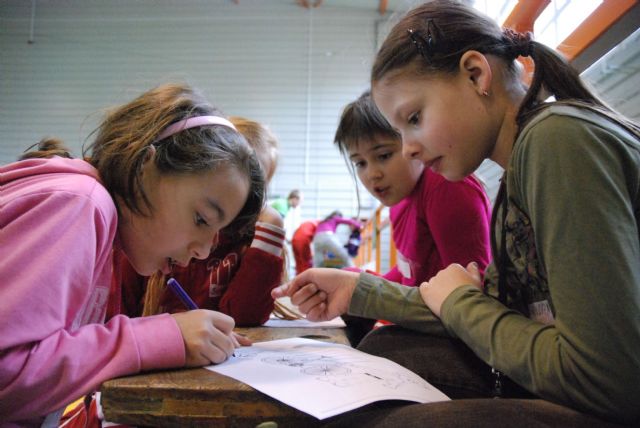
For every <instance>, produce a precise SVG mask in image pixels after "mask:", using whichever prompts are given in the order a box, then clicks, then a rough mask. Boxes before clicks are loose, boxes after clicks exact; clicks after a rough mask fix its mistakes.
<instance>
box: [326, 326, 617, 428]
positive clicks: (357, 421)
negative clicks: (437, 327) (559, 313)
mask: <svg viewBox="0 0 640 428" xmlns="http://www.w3.org/2000/svg"><path fill="white" fill-rule="evenodd" d="M358 349H359V350H361V351H364V352H367V353H369V354H373V355H377V356H380V357H385V358H388V359H390V360H392V361H395V362H396V363H398V364H400V365H402V366H404V367H406V368H408V369H409V370H411V371H413V372H415V373H417V374H418V375H419V376H421V377H422V378H424V379H426V380H427V381H428V382H429V383H431V384H432V385H434V386H435V387H436V388H438V389H440V390H441V391H442V392H444V393H445V394H447V395H448V396H449V397H450V398H451V399H452V400H451V401H445V402H439V403H428V404H415V403H407V402H404V401H402V402H401V401H384V402H377V403H372V404H370V405H368V406H365V407H362V408H360V409H356V410H353V411H351V412H348V413H345V414H342V415H338V416H335V417H333V418H330V419H327V420H326V426H328V427H368V428H369V427H380V428H382V427H389V428H391V427H393V428H395V427H400V428H413V427H448V428H449V427H465V428H468V427H491V428H497V427H576V428H592V427H593V428H596V427H598V428H608V427H620V426H621V425H617V424H613V423H610V422H606V421H603V420H601V419H599V418H596V417H594V416H591V415H587V414H584V413H580V412H578V411H575V410H573V409H570V408H568V407H564V406H561V405H558V404H554V403H551V402H549V401H545V400H542V399H539V398H537V397H535V396H533V395H532V394H530V393H529V392H527V391H525V390H524V389H522V388H521V387H519V386H518V385H516V384H515V383H513V382H512V381H510V380H509V379H507V378H505V377H504V376H502V377H501V386H502V388H501V390H502V397H503V398H494V395H495V391H496V390H495V380H496V378H495V375H494V374H492V372H491V368H490V367H489V366H488V365H487V364H485V363H484V362H483V361H482V360H480V359H479V358H478V357H476V356H475V354H473V352H472V351H471V350H470V349H469V348H468V347H467V346H466V345H465V344H464V343H462V342H461V341H459V340H456V339H452V338H446V337H436V336H427V335H424V334H421V333H416V332H413V331H410V330H406V329H403V328H402V327H399V326H395V325H392V326H385V327H381V328H378V329H376V330H373V331H372V332H371V333H369V334H368V335H367V336H365V337H364V339H363V340H362V341H361V342H360V345H359V346H358Z"/></svg>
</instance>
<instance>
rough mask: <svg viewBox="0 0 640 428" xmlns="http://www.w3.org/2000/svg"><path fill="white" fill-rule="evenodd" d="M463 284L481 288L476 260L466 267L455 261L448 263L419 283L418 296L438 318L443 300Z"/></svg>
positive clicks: (480, 278) (480, 277)
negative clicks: (429, 277)
mask: <svg viewBox="0 0 640 428" xmlns="http://www.w3.org/2000/svg"><path fill="white" fill-rule="evenodd" d="M463 285H473V286H475V287H478V288H479V289H482V276H481V275H480V271H479V270H478V265H477V264H476V262H471V263H469V264H468V265H467V268H466V269H465V268H464V267H463V266H461V265H459V264H457V263H453V264H450V265H449V266H447V267H446V268H444V269H442V270H441V271H440V272H438V273H437V274H436V276H434V277H433V278H431V279H430V280H429V281H427V282H423V283H422V284H420V296H422V300H424V303H426V305H427V306H428V307H429V309H431V312H433V314H434V315H435V316H437V317H438V318H440V311H441V310H442V304H443V303H444V301H445V300H446V299H447V297H449V294H451V293H452V292H453V290H455V289H456V288H458V287H461V286H463Z"/></svg>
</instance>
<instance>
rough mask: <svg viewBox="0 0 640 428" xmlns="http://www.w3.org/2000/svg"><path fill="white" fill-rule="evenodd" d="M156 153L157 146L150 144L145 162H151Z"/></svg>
mask: <svg viewBox="0 0 640 428" xmlns="http://www.w3.org/2000/svg"><path fill="white" fill-rule="evenodd" d="M155 155H156V146H154V145H153V144H149V145H148V146H147V153H145V155H144V163H147V162H149V161H150V160H151V159H153V157H154V156H155Z"/></svg>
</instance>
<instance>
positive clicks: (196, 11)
mask: <svg viewBox="0 0 640 428" xmlns="http://www.w3.org/2000/svg"><path fill="white" fill-rule="evenodd" d="M293 3H294V2H292V1H269V2H265V1H259V0H253V1H251V0H243V1H241V2H239V4H234V3H233V2H230V1H226V0H225V1H214V0H211V1H205V0H180V1H178V0H173V1H172V0H164V1H152V0H139V1H136V2H130V1H124V0H109V1H97V0H94V1H86V0H48V1H39V2H36V9H35V21H34V30H35V31H34V43H33V44H28V43H27V41H28V40H29V33H30V31H29V30H30V24H31V22H30V19H31V12H32V9H31V2H25V1H20V0H9V1H3V2H2V3H0V52H1V54H0V55H1V59H0V73H1V75H0V162H2V163H7V162H10V161H12V160H14V159H15V158H16V157H17V156H19V154H20V153H21V151H22V150H23V149H25V148H26V147H28V146H29V145H31V144H33V143H35V142H36V141H38V140H39V139H40V138H41V137H43V136H46V135H50V136H58V137H60V138H62V139H63V140H65V141H66V142H67V143H68V144H69V145H70V146H71V147H72V149H73V150H74V152H75V153H76V155H79V154H80V150H81V146H82V143H83V141H84V140H85V138H86V137H87V136H88V134H89V133H90V132H91V131H92V130H93V129H94V128H95V126H96V124H97V123H98V121H99V118H100V116H101V113H102V109H103V108H105V107H109V106H113V105H116V104H119V103H121V102H125V101H127V100H129V99H130V98H132V97H134V96H135V95H137V94H139V93H140V92H142V91H143V90H146V89H148V88H150V87H152V86H155V85H157V84H159V83H162V82H166V81H171V80H178V81H186V82H188V83H191V84H193V85H194V86H196V87H198V88H199V89H200V90H202V91H203V92H204V93H205V95H207V96H208V98H209V99H210V100H211V101H212V102H213V103H214V104H215V105H217V106H218V107H220V108H222V110H223V111H224V112H225V113H227V114H230V115H231V114H232V115H243V116H247V117H250V118H253V119H256V120H259V121H261V122H263V123H265V124H267V125H268V126H269V127H270V128H271V129H272V130H273V131H274V133H275V134H276V135H277V136H278V138H279V140H280V147H281V151H280V152H281V159H280V163H279V169H278V171H277V173H276V176H275V177H274V180H273V182H272V185H271V188H270V192H271V194H272V195H286V194H287V193H288V192H289V190H290V189H291V188H294V187H297V188H300V189H301V190H302V191H303V192H304V195H305V199H304V203H303V216H304V217H305V218H319V217H322V216H324V215H326V214H328V212H330V211H332V210H333V209H341V210H342V211H343V212H344V213H345V214H346V215H355V214H356V210H357V203H356V202H355V201H354V195H355V190H354V188H353V187H354V185H353V181H352V179H351V177H350V176H349V174H348V172H347V169H346V167H345V164H344V161H343V160H342V158H341V157H340V156H339V154H338V152H337V150H336V149H335V148H334V147H333V135H334V132H335V127H336V125H337V122H338V118H339V115H340V113H341V110H342V107H343V106H344V105H345V104H346V103H347V102H350V101H351V100H353V99H355V97H357V96H358V95H359V94H360V93H361V92H362V91H363V90H364V89H365V88H366V87H367V86H368V77H369V76H368V73H369V68H370V64H371V60H372V57H373V54H374V52H375V36H374V34H375V28H376V20H378V19H379V16H378V14H377V12H376V11H375V10H374V9H349V8H332V7H325V6H323V7H321V8H317V9H312V10H307V9H304V8H301V7H298V6H296V5H295V4H293ZM364 195H365V198H364V200H363V201H362V202H363V206H364V207H365V208H366V207H372V206H373V204H372V203H371V198H369V197H368V195H366V192H365V193H364Z"/></svg>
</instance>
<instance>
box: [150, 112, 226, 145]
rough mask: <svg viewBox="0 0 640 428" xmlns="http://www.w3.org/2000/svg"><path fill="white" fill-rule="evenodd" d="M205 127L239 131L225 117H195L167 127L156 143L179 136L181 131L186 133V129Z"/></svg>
mask: <svg viewBox="0 0 640 428" xmlns="http://www.w3.org/2000/svg"><path fill="white" fill-rule="evenodd" d="M203 125H224V126H226V127H229V128H231V129H233V130H234V131H237V129H236V127H235V126H233V123H231V122H229V121H228V120H227V119H225V118H224V117H220V116H194V117H189V118H187V119H182V120H179V121H177V122H176V123H172V124H171V125H169V126H167V127H166V128H165V130H164V131H162V132H161V133H160V135H158V138H156V142H157V141H160V140H164V139H165V138H167V137H170V136H172V135H173V134H177V133H178V132H180V131H184V130H185V129H189V128H195V127H196V126H203Z"/></svg>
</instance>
